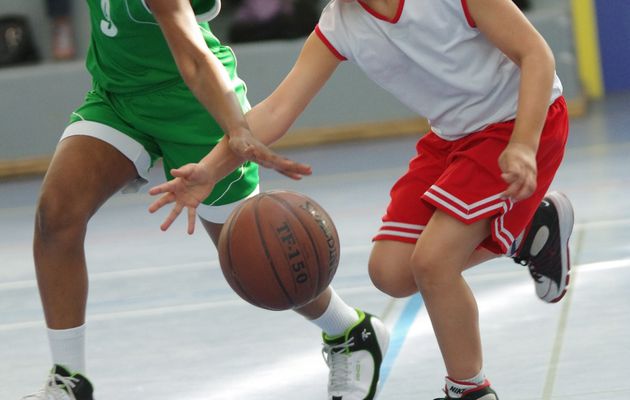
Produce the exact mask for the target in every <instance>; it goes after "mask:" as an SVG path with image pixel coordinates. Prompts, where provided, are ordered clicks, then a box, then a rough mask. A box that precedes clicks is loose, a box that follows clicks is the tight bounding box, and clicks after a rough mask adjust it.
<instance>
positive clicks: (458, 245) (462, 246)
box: [411, 209, 490, 276]
mask: <svg viewBox="0 0 630 400" xmlns="http://www.w3.org/2000/svg"><path fill="white" fill-rule="evenodd" d="M489 234H490V220H489V219H481V220H478V221H476V222H473V223H465V222H462V221H461V220H459V219H458V218H456V217H453V216H452V215H451V214H449V213H447V212H444V211H442V210H440V209H437V210H436V211H435V212H434V213H433V216H432V217H431V220H430V221H429V223H428V224H427V226H426V228H425V230H424V232H423V233H422V235H421V236H420V238H419V239H418V242H417V243H416V245H415V248H414V251H413V254H412V256H411V269H412V270H413V273H414V274H415V275H416V276H418V274H425V275H426V274H431V275H435V274H439V275H445V276H447V275H451V274H460V273H461V272H463V271H464V270H465V269H466V268H467V267H468V265H469V260H470V259H471V256H472V255H473V253H474V252H475V250H476V249H477V247H478V246H479V245H480V244H481V243H482V242H483V241H484V239H485V238H486V237H488V235H489Z"/></svg>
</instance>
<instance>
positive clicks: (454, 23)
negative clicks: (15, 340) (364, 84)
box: [152, 0, 573, 400]
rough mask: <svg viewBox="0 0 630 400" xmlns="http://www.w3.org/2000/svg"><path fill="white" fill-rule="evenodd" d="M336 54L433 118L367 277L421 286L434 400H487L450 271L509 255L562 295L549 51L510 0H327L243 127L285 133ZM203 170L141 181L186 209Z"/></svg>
mask: <svg viewBox="0 0 630 400" xmlns="http://www.w3.org/2000/svg"><path fill="white" fill-rule="evenodd" d="M345 61H351V62H353V63H355V64H356V65H358V66H359V67H360V68H361V69H362V70H363V71H364V72H365V73H366V75H367V76H368V77H369V78H371V79H372V80H373V81H374V82H375V83H377V84H378V85H380V86H381V87H383V88H385V89H386V90H388V91H389V92H391V93H392V94H393V95H394V96H396V97H397V98H398V99H399V100H400V101H401V102H402V103H403V104H404V105H406V106H407V107H409V108H410V109H412V110H414V111H416V112H417V113H418V114H419V115H421V116H424V117H427V118H428V119H429V121H430V123H431V126H432V128H431V131H430V132H429V133H427V134H426V135H424V136H423V137H422V138H421V139H420V140H419V141H418V144H417V156H416V157H415V158H413V159H412V160H411V162H410V164H409V169H408V171H407V172H406V174H405V175H403V176H402V177H401V178H400V179H399V180H398V182H396V183H395V185H394V186H393V188H392V190H391V202H390V204H389V206H388V208H387V211H386V213H385V215H384V216H383V219H382V220H383V223H382V227H381V229H380V230H379V232H378V233H377V234H376V236H375V238H374V246H373V249H372V253H371V257H370V263H369V272H370V276H371V278H372V281H373V282H374V284H375V285H376V286H377V287H378V288H379V289H380V290H382V291H383V292H385V293H388V294H390V295H391V296H394V297H405V296H410V295H412V294H414V293H417V292H420V293H421V294H422V297H423V298H424V301H425V303H426V307H427V310H428V313H429V316H430V318H431V322H432V325H433V329H434V332H435V335H436V337H437V340H438V344H439V347H440V350H441V353H442V357H443V360H444V363H445V367H446V373H447V377H446V385H445V387H444V391H445V393H446V397H445V399H465V400H497V399H498V395H497V394H496V392H495V391H494V390H493V389H492V388H491V386H490V382H489V381H488V379H486V376H485V374H484V371H483V365H482V350H481V340H480V333H479V317H478V311H477V305H476V302H475V298H474V296H473V294H472V292H471V290H470V288H469V287H468V285H467V284H466V282H465V280H464V278H463V277H462V272H463V271H464V270H465V269H467V268H469V267H471V266H473V265H476V264H479V263H481V262H483V261H487V260H489V259H493V258H496V257H499V256H511V257H513V258H514V259H515V261H517V262H519V263H521V264H523V265H526V266H528V267H529V270H530V272H531V275H532V277H533V278H534V280H535V283H536V292H537V295H538V296H539V297H540V298H541V299H542V300H544V301H547V302H556V301H558V300H560V299H561V298H562V296H563V295H564V293H565V292H566V289H567V286H568V281H569V249H568V241H569V236H570V234H571V231H572V229H573V208H572V206H571V203H570V202H569V200H568V199H567V198H566V197H565V196H564V195H563V194H561V193H558V192H549V193H548V189H549V187H550V185H551V183H552V180H553V178H554V175H555V173H556V171H557V169H558V167H559V165H560V163H561V161H562V158H563V154H564V151H565V144H566V141H567V136H568V117H567V108H566V103H565V100H564V98H563V97H562V85H561V83H560V80H559V79H558V77H557V76H556V74H555V62H554V57H553V55H552V53H551V50H550V49H549V47H548V45H547V43H546V42H545V40H544V39H543V38H542V36H541V35H540V34H539V33H538V32H537V31H536V29H535V28H534V27H533V26H532V25H531V24H530V23H529V21H528V20H527V18H526V17H525V16H524V15H523V14H522V12H521V11H520V10H519V9H518V8H517V7H516V6H515V5H514V4H513V3H512V1H511V0H440V1H435V0H413V1H409V0H407V1H405V0H333V1H331V2H330V3H329V4H328V6H327V7H326V9H325V10H324V11H323V13H322V16H321V19H320V21H319V25H318V26H317V27H316V29H315V32H314V33H313V34H311V35H310V37H309V38H308V39H307V41H306V43H305V45H304V47H303V49H302V52H301V54H300V56H299V58H298V60H297V61H296V64H295V66H294V67H293V69H292V70H291V72H290V73H289V74H288V76H287V77H286V78H285V80H284V81H283V82H282V83H281V84H280V86H279V87H278V88H277V89H276V90H275V91H274V92H273V93H272V94H271V95H270V96H269V97H268V98H267V99H266V100H264V101H263V102H262V103H260V104H258V105H257V106H256V107H254V108H253V109H252V110H251V111H250V112H249V113H248V114H247V119H248V121H249V122H250V126H260V127H262V128H261V130H257V131H256V132H254V134H255V135H256V136H257V137H259V138H260V139H261V140H263V141H264V142H265V143H268V142H271V141H273V140H276V139H277V138H279V137H281V136H282V135H283V134H284V133H286V131H287V130H288V128H289V127H290V126H291V124H292V123H293V122H294V121H295V120H296V118H297V117H298V116H299V114H300V113H301V112H302V111H303V110H304V109H305V107H306V106H307V105H308V103H309V102H310V101H311V99H312V98H313V97H314V96H315V95H316V94H317V92H318V91H319V90H320V89H321V88H322V87H323V85H324V84H325V83H326V81H327V80H328V79H329V78H330V76H331V75H332V74H333V72H334V71H335V69H336V68H337V67H338V66H339V64H340V63H342V62H345ZM258 121H265V123H260V122H258ZM204 174H205V172H204V168H203V167H202V166H201V165H192V166H188V167H187V168H186V169H185V170H182V171H181V173H179V174H178V175H177V176H178V178H177V179H176V180H175V181H171V182H169V183H167V184H164V185H162V186H159V187H157V188H154V189H153V191H152V193H153V194H158V193H167V196H168V199H167V198H164V199H165V200H162V201H158V202H156V204H155V205H154V206H155V207H160V206H163V205H165V204H166V203H167V201H166V200H168V201H174V202H176V203H178V204H177V206H178V207H181V206H194V205H195V204H194V202H192V204H191V203H189V202H188V200H187V198H188V194H189V191H190V190H192V189H191V188H195V187H196V186H198V185H197V183H199V185H202V184H203V183H202V181H203V179H200V177H203V176H204ZM352 356H353V355H352V349H351V348H350V349H349V351H346V352H339V351H334V352H331V357H332V358H333V359H335V358H340V357H352ZM333 365H334V363H333ZM333 372H334V371H331V373H333ZM355 384H357V383H356V382H355ZM358 384H360V383H358ZM329 392H330V393H329V400H336V399H343V400H349V399H352V400H355V399H356V397H353V396H351V395H348V394H347V393H348V391H347V390H346V389H344V387H343V385H341V386H338V387H334V388H330V389H329Z"/></svg>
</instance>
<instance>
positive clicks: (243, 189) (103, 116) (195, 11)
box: [24, 0, 386, 400]
mask: <svg viewBox="0 0 630 400" xmlns="http://www.w3.org/2000/svg"><path fill="white" fill-rule="evenodd" d="M87 3H88V6H89V11H90V18H91V27H92V30H91V42H90V48H89V52H88V56H87V62H86V65H87V69H88V70H89V72H90V74H91V75H92V78H93V87H92V90H90V91H89V92H88V93H87V95H86V97H85V100H84V102H83V104H82V105H81V106H79V108H77V109H76V110H75V111H74V112H73V113H72V115H71V118H70V123H69V125H68V127H67V128H66V130H65V131H64V133H63V135H62V138H61V141H60V142H59V145H58V146H57V149H56V151H55V154H54V157H53V160H52V163H51V165H50V167H49V169H48V172H47V174H46V177H45V179H44V182H43V184H42V188H41V193H40V198H39V203H38V207H37V214H36V221H35V235H34V258H35V267H36V272H37V280H38V286H39V290H40V295H41V299H42V303H43V308H44V314H45V318H46V323H47V326H48V337H49V344H50V348H51V353H52V358H53V364H54V366H53V368H52V370H51V373H50V375H49V377H48V379H47V381H46V384H45V386H44V388H43V389H42V390H40V391H39V392H38V393H35V394H32V395H29V396H27V397H25V398H24V399H41V400H48V399H57V400H92V398H93V387H92V384H91V383H90V381H89V380H88V379H87V378H86V375H87V374H86V372H85V370H86V368H85V351H84V347H85V345H84V343H85V308H86V300H87V292H88V275H87V268H86V261H85V251H84V239H85V234H86V230H87V224H88V221H89V220H90V218H91V217H92V215H94V213H96V211H97V210H98V209H99V207H100V206H101V205H102V204H103V203H104V202H105V201H107V200H108V199H109V198H110V197H111V196H112V195H114V194H115V193H116V192H118V191H120V190H134V189H137V187H138V186H140V185H142V184H143V183H145V182H146V181H147V176H148V171H149V169H150V168H151V167H152V166H153V164H154V163H155V162H156V161H157V160H158V159H161V160H162V162H163V165H164V171H165V174H166V177H167V178H169V179H170V178H172V175H171V174H170V173H169V171H170V170H171V169H173V168H179V167H181V166H184V165H186V164H189V163H196V162H199V161H200V160H201V159H202V158H203V159H204V160H208V159H210V160H212V158H213V157H216V158H217V159H218V160H221V159H226V158H230V157H236V158H237V159H238V160H239V162H238V163H235V164H233V165H232V166H231V168H230V169H228V170H226V169H225V168H222V167H221V166H222V165H223V164H222V162H220V161H219V162H218V163H217V164H214V165H217V166H218V167H217V168H216V169H215V170H216V174H214V176H212V177H209V179H210V180H211V182H210V184H211V186H212V187H213V189H212V192H211V193H210V194H209V195H208V196H205V197H204V198H203V199H201V200H200V202H201V203H202V204H201V205H200V206H199V208H198V210H197V213H198V214H199V216H200V218H201V221H202V224H203V226H204V227H205V228H206V230H207V231H208V233H209V235H210V237H211V239H212V241H213V242H214V243H215V244H216V242H217V240H218V236H219V233H220V230H221V227H222V224H223V222H224V221H225V219H226V217H227V215H228V214H229V213H230V211H231V210H232V209H233V208H234V207H235V206H236V205H237V204H238V203H239V202H240V201H242V200H243V199H246V198H248V197H250V196H253V195H255V194H256V193H257V192H258V165H257V164H260V165H263V166H264V167H269V168H273V169H275V170H277V171H278V172H280V173H282V174H284V175H286V176H288V177H290V178H294V179H299V178H300V177H302V176H303V175H308V174H310V167H308V166H306V165H303V164H300V163H297V162H294V161H291V160H288V159H285V158H283V157H280V156H278V155H277V154H275V153H273V152H271V151H270V150H269V149H268V148H267V147H266V145H265V143H266V142H264V141H260V140H258V139H257V138H255V137H254V136H253V135H252V133H251V132H252V131H254V132H255V131H256V129H259V130H260V129H261V127H255V126H252V127H251V128H252V129H251V131H250V127H249V126H248V123H247V121H246V119H245V117H244V113H245V112H246V111H247V110H249V108H250V106H249V104H248V102H247V99H246V88H245V84H244V83H243V82H242V81H241V80H240V79H239V78H238V76H237V73H236V59H235V56H234V54H233V52H232V50H231V49H230V48H228V47H225V46H223V45H221V44H220V42H219V41H218V40H217V38H216V37H215V36H214V35H213V34H212V32H211V31H210V28H209V25H208V21H209V20H211V19H212V18H214V17H215V16H216V15H217V14H218V12H219V10H220V6H221V3H220V0H87ZM211 150H212V151H211ZM209 152H210V155H209V156H207V155H208V153H209ZM226 155H229V156H230V157H226ZM204 157H205V158H204ZM202 162H203V160H202ZM181 210H182V209H181V208H175V209H174V210H173V212H172V214H171V216H170V217H171V218H174V217H176V215H177V214H179V212H181ZM188 212H189V217H192V218H194V213H195V210H194V209H192V210H189V211H188ZM190 231H191V232H192V228H191V229H190ZM299 312H300V314H302V315H304V316H305V317H307V318H308V319H310V320H313V322H314V323H315V324H316V325H317V326H319V327H320V328H321V329H322V330H323V331H324V333H325V334H327V335H329V336H339V337H340V338H342V339H345V340H349V338H348V337H347V336H348V335H347V332H348V330H349V329H350V328H356V329H355V330H356V331H358V329H359V328H360V329H361V331H363V329H370V330H373V329H374V328H373V327H372V323H371V321H372V319H371V318H369V317H368V318H366V315H365V314H364V313H362V312H357V311H355V310H354V309H353V308H351V307H349V306H348V305H346V304H345V303H344V302H343V301H342V300H341V299H340V298H339V297H338V296H337V295H336V294H334V292H332V290H327V291H326V292H325V294H324V295H322V296H321V297H320V298H319V299H317V300H315V301H314V302H313V303H312V304H309V305H307V306H305V307H304V308H303V309H302V310H299ZM375 321H376V322H375V324H377V325H378V326H377V329H379V330H384V328H383V327H382V324H381V323H380V321H378V320H375ZM385 334H386V333H384V335H385ZM372 336H375V335H372ZM375 344H376V347H374V346H375ZM367 345H371V346H372V348H373V353H374V354H376V353H379V351H380V350H379V349H378V344H377V343H376V341H375V339H374V340H372V341H368V344H367ZM383 351H384V350H383ZM378 357H379V361H378V362H379V363H380V357H381V354H380V353H379V354H378ZM337 358H338V357H337ZM359 361H361V360H359ZM359 361H357V362H359ZM361 362H363V361H361ZM331 374H332V372H331ZM364 375H365V374H364ZM377 377H378V368H376V373H370V374H369V376H364V377H362V379H363V381H365V382H363V386H361V387H359V391H362V392H361V394H359V395H353V397H350V396H344V399H350V398H352V399H363V398H371V396H373V391H374V388H375V385H376V380H377ZM123 390H124V389H123ZM352 393H356V390H355V391H354V392H348V394H352Z"/></svg>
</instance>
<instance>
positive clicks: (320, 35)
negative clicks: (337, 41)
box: [315, 24, 347, 61]
mask: <svg viewBox="0 0 630 400" xmlns="http://www.w3.org/2000/svg"><path fill="white" fill-rule="evenodd" d="M315 34H316V35H317V37H318V38H319V39H320V40H321V41H322V43H324V44H325V45H326V47H328V50H330V52H331V53H333V55H334V56H335V57H337V58H338V59H339V60H341V61H346V60H347V58H346V57H344V56H343V54H341V53H340V52H339V51H337V49H336V48H335V46H333V45H332V43H330V40H328V39H327V38H326V36H324V34H323V33H322V31H321V29H319V24H317V25H316V26H315Z"/></svg>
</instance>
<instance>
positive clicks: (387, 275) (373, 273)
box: [368, 253, 418, 298]
mask: <svg viewBox="0 0 630 400" xmlns="http://www.w3.org/2000/svg"><path fill="white" fill-rule="evenodd" d="M368 270H369V274H370V279H371V280H372V283H373V284H374V286H376V288H377V289H379V290H380V291H382V292H383V293H385V294H388V295H390V296H392V297H397V298H401V297H408V296H411V295H412V294H415V293H417V292H418V288H417V286H416V283H415V281H414V279H413V275H412V274H411V270H410V269H409V265H408V263H405V264H404V265H401V264H397V263H396V262H394V261H393V260H391V259H390V260H387V259H386V258H384V257H378V256H374V253H373V254H372V256H371V257H370V261H369V263H368Z"/></svg>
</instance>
